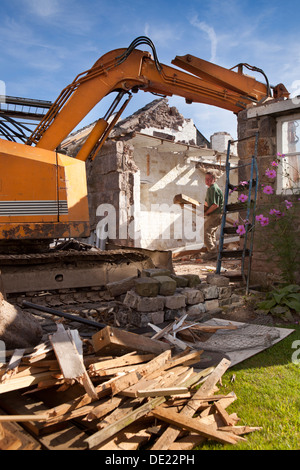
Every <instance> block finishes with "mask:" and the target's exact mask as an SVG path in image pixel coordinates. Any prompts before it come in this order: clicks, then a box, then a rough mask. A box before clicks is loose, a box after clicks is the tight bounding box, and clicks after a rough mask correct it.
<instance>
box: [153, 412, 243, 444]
mask: <svg viewBox="0 0 300 470" xmlns="http://www.w3.org/2000/svg"><path fill="white" fill-rule="evenodd" d="M152 415H153V416H155V418H159V419H162V420H163V421H166V422H167V423H170V424H172V425H174V426H176V428H182V429H186V430H188V431H192V432H197V433H199V434H201V435H202V436H204V437H206V438H208V439H213V440H215V441H218V442H221V443H222V444H236V442H237V441H236V437H235V436H234V435H230V434H229V433H224V432H221V431H215V430H214V429H212V428H211V426H208V425H206V424H202V423H199V421H197V420H196V419H193V418H190V417H189V416H186V415H184V414H183V413H176V412H175V411H173V410H166V409H165V408H163V407H157V408H155V409H154V410H153V411H152ZM179 432H180V429H179Z"/></svg>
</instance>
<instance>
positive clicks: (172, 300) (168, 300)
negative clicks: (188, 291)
mask: <svg viewBox="0 0 300 470" xmlns="http://www.w3.org/2000/svg"><path fill="white" fill-rule="evenodd" d="M185 305H186V297H185V295H183V294H174V295H168V296H166V297H165V307H166V308H168V309H171V310H177V309H179V308H184V307H185Z"/></svg>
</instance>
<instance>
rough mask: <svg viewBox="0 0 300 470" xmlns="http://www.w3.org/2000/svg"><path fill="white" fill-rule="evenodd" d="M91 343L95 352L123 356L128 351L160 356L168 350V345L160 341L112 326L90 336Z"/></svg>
mask: <svg viewBox="0 0 300 470" xmlns="http://www.w3.org/2000/svg"><path fill="white" fill-rule="evenodd" d="M92 343H93V347H94V350H95V352H99V351H101V352H103V353H106V354H108V353H109V354H120V353H123V354H124V353H125V352H128V351H137V352H144V353H154V354H160V353H162V352H163V351H166V350H167V349H170V345H169V344H167V343H164V342H162V341H158V340H153V339H151V338H148V337H147V336H144V335H139V334H137V333H132V332H130V331H124V330H120V329H118V328H114V327H112V326H107V327H106V328H103V329H102V330H101V331H98V333H95V334H94V335H93V336H92Z"/></svg>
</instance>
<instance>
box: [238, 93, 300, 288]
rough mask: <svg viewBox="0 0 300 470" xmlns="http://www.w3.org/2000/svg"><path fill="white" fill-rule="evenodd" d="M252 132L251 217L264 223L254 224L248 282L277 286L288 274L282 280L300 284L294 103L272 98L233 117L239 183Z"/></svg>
mask: <svg viewBox="0 0 300 470" xmlns="http://www.w3.org/2000/svg"><path fill="white" fill-rule="evenodd" d="M256 133H258V144H257V162H258V177H259V184H258V197H257V207H256V215H257V216H259V215H261V214H263V216H264V218H265V220H266V223H265V225H264V226H261V225H260V223H259V221H258V222H256V225H255V236H254V247H253V256H252V265H251V280H252V282H254V283H256V282H258V283H260V284H267V285H268V284H272V283H273V282H274V281H275V282H276V281H277V282H282V280H285V279H286V278H287V274H288V273H287V271H289V272H290V281H287V282H292V281H293V282H300V273H299V272H300V259H299V245H300V244H299V239H300V229H299V226H300V214H299V209H300V200H299V198H300V177H299V169H300V100H298V99H279V100H273V99H272V100H269V101H267V102H265V103H264V104H262V105H258V106H253V107H251V108H249V109H247V110H244V111H242V112H240V113H239V115H238V139H239V142H238V156H239V164H241V165H240V167H239V179H240V180H245V179H248V178H249V172H250V167H249V166H247V163H248V162H250V159H251V157H252V155H253V154H254V151H255V135H256ZM241 215H242V214H241ZM283 218H284V219H283ZM280 230H282V231H280ZM280 234H281V235H280ZM280 236H281V238H280Z"/></svg>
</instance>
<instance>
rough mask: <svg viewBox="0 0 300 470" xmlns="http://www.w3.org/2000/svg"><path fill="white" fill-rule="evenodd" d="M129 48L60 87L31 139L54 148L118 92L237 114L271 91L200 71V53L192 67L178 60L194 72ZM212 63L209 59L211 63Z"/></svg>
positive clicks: (250, 80) (241, 78)
mask: <svg viewBox="0 0 300 470" xmlns="http://www.w3.org/2000/svg"><path fill="white" fill-rule="evenodd" d="M128 50H129V48H128V49H117V50H114V51H111V52H108V53H107V54H105V55H104V56H102V57H101V58H100V59H98V60H97V62H96V63H95V64H94V66H93V67H92V68H91V69H90V70H88V71H86V72H83V73H82V74H80V75H78V76H77V77H76V78H75V80H74V81H73V82H72V83H71V84H70V85H69V86H67V87H66V88H65V89H64V90H63V91H62V92H61V94H60V95H59V97H58V99H57V100H56V101H55V103H54V104H53V106H52V107H51V109H50V110H49V112H48V113H47V114H46V116H45V118H44V119H43V120H42V121H41V122H40V124H39V125H38V127H37V128H36V129H35V131H34V132H33V133H32V135H31V136H30V138H29V139H28V142H27V144H29V145H32V144H35V145H36V146H37V147H40V148H43V149H47V150H55V149H56V148H57V147H58V146H59V145H60V144H61V142H62V141H63V140H64V139H65V138H66V137H67V136H68V135H69V133H70V132H72V131H73V129H74V128H75V127H76V126H77V125H78V124H79V123H80V122H81V120H82V119H83V118H84V117H85V116H86V115H87V114H88V113H89V112H90V110H91V109H93V107H94V106H95V105H96V104H97V103H98V102H100V101H101V99H102V98H104V97H105V96H106V95H108V94H110V93H111V92H114V91H123V92H130V91H131V90H134V91H136V90H138V89H141V90H143V91H145V92H152V93H157V94H163V95H166V96H172V95H178V96H182V97H184V98H185V99H186V101H187V102H189V103H191V102H197V103H205V104H209V105H213V106H217V107H220V108H223V109H227V110H229V111H232V112H234V113H238V112H239V111H240V110H242V109H245V108H246V107H247V105H249V104H250V103H251V102H253V101H259V100H260V99H262V98H264V97H265V96H267V93H268V90H267V87H266V85H264V84H262V83H260V82H257V81H256V80H254V79H253V78H251V77H247V78H246V77H245V76H243V75H241V74H238V73H236V72H233V71H230V70H227V69H223V71H226V75H225V78H223V79H220V78H219V77H215V76H214V73H212V72H211V69H210V70H208V71H207V70H205V71H204V72H203V74H202V76H201V73H199V70H200V69H201V67H203V64H204V62H205V61H204V62H203V63H202V65H201V63H200V64H199V62H197V58H193V64H192V65H193V67H191V61H190V60H189V61H188V60H183V59H182V58H178V57H177V58H176V59H175V60H174V61H173V63H175V64H176V65H179V66H180V67H182V68H186V69H187V70H188V71H189V72H192V73H193V75H191V74H190V73H186V72H183V71H181V70H178V69H175V68H173V67H170V66H167V65H163V64H160V63H159V62H158V61H157V58H155V59H153V58H152V56H151V55H150V53H149V52H143V51H141V50H138V49H132V50H130V53H128ZM186 57H192V56H186ZM198 61H201V59H198ZM208 64H209V63H206V68H208V67H207V65H208ZM210 66H211V68H213V69H214V71H215V70H216V69H218V72H219V74H220V73H221V75H222V68H220V67H218V66H216V65H214V64H210ZM200 71H201V70H200ZM196 75H198V76H196ZM106 127H107V123H106V122H104V125H101V126H99V131H98V137H100V136H101V133H103V132H104V131H105V129H106ZM96 140H97V138H95V141H96ZM89 150H90V147H89ZM87 157H88V155H86V154H85V155H81V156H80V158H81V159H83V160H85V159H86V158H87Z"/></svg>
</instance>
